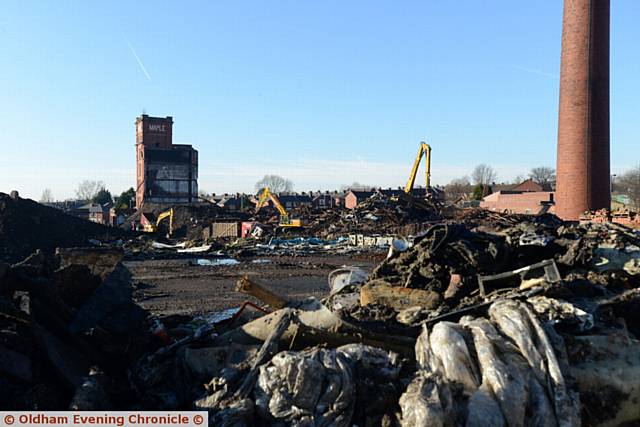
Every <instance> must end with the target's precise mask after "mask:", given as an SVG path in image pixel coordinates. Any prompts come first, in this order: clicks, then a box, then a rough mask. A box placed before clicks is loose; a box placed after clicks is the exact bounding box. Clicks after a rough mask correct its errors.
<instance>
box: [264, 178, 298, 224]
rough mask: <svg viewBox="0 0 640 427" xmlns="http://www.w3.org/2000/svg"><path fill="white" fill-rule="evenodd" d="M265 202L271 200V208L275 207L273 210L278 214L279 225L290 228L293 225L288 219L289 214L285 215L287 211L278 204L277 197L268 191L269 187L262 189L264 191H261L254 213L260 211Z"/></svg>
mask: <svg viewBox="0 0 640 427" xmlns="http://www.w3.org/2000/svg"><path fill="white" fill-rule="evenodd" d="M267 200H271V202H273V206H275V208H276V209H277V210H278V212H279V213H280V225H283V226H291V225H292V224H293V223H292V222H291V220H290V219H289V214H288V213H287V210H286V209H285V208H284V206H282V203H280V199H278V196H276V195H275V194H273V193H272V192H271V191H270V190H269V187H264V190H262V194H260V198H259V199H258V204H257V205H256V213H257V212H258V211H259V210H260V209H262V207H263V206H264V205H265V203H266V202H267ZM296 224H298V223H296ZM298 225H299V224H298ZM298 225H296V226H298Z"/></svg>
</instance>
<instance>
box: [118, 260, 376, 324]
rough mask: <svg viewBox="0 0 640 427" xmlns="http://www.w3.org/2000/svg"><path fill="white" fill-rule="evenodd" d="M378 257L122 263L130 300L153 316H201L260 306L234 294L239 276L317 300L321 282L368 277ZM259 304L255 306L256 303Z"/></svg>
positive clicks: (324, 288) (282, 292)
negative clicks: (351, 271) (355, 273)
mask: <svg viewBox="0 0 640 427" xmlns="http://www.w3.org/2000/svg"><path fill="white" fill-rule="evenodd" d="M383 258H384V253H377V254H355V255H313V256H296V257H290V256H271V257H259V258H244V259H242V260H239V261H240V262H239V263H238V264H236V265H216V266H210V265H207V266H202V265H195V264H196V259H171V260H144V261H127V262H125V265H126V266H127V267H128V268H129V270H130V271H131V273H132V275H133V283H134V288H135V292H134V298H135V300H136V302H138V304H140V305H141V306H142V307H144V308H145V309H147V310H149V311H150V312H151V313H153V314H156V315H171V314H185V315H196V314H205V313H209V312H212V311H219V310H224V309H227V308H232V307H237V306H239V305H240V304H242V302H243V301H246V300H249V301H252V302H254V303H260V302H259V301H257V300H256V299H255V298H252V297H250V296H248V295H244V294H241V293H238V292H236V291H235V286H236V285H235V283H236V281H237V280H238V278H239V277H241V276H242V275H245V274H247V275H249V277H250V278H251V279H252V280H255V281H257V282H259V283H261V284H263V285H265V286H267V287H269V288H270V289H272V290H273V291H274V292H276V293H278V294H280V295H282V296H284V297H287V298H289V299H292V300H299V299H303V298H306V297H308V296H314V297H316V298H323V297H325V296H326V295H327V293H328V291H329V286H328V282H327V276H328V275H329V273H330V272H331V271H333V270H335V269H336V268H340V267H341V266H343V265H354V266H359V267H361V268H363V269H364V270H365V271H367V272H370V271H371V270H372V269H373V268H374V267H375V266H376V265H377V264H378V263H379V262H380V261H381V260H382V259H383ZM260 304H261V303H260Z"/></svg>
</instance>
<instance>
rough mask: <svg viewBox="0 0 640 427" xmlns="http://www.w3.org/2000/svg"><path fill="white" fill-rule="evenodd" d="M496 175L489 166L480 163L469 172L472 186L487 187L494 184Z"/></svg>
mask: <svg viewBox="0 0 640 427" xmlns="http://www.w3.org/2000/svg"><path fill="white" fill-rule="evenodd" d="M497 177H498V174H497V173H496V171H495V170H494V169H493V168H492V167H491V166H489V165H487V164H484V163H481V164H479V165H478V166H476V167H475V168H474V169H473V172H471V179H472V180H473V183H474V184H476V185H477V184H480V185H489V184H491V183H493V182H495V180H496V178H497Z"/></svg>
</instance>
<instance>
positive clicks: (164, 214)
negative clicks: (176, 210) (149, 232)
mask: <svg viewBox="0 0 640 427" xmlns="http://www.w3.org/2000/svg"><path fill="white" fill-rule="evenodd" d="M167 217H168V218H169V236H171V235H172V234H173V208H171V209H169V210H168V211H164V212H162V213H161V214H160V215H158V219H157V220H156V229H157V228H158V225H160V223H161V222H162V220H164V219H165V218H167Z"/></svg>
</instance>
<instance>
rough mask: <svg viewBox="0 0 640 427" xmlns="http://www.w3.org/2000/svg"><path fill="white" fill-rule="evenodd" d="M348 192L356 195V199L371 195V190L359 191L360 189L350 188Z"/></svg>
mask: <svg viewBox="0 0 640 427" xmlns="http://www.w3.org/2000/svg"><path fill="white" fill-rule="evenodd" d="M349 193H351V194H353V195H354V196H356V197H357V198H358V199H367V198H369V197H371V196H373V194H374V192H373V191H360V190H350V191H349Z"/></svg>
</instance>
